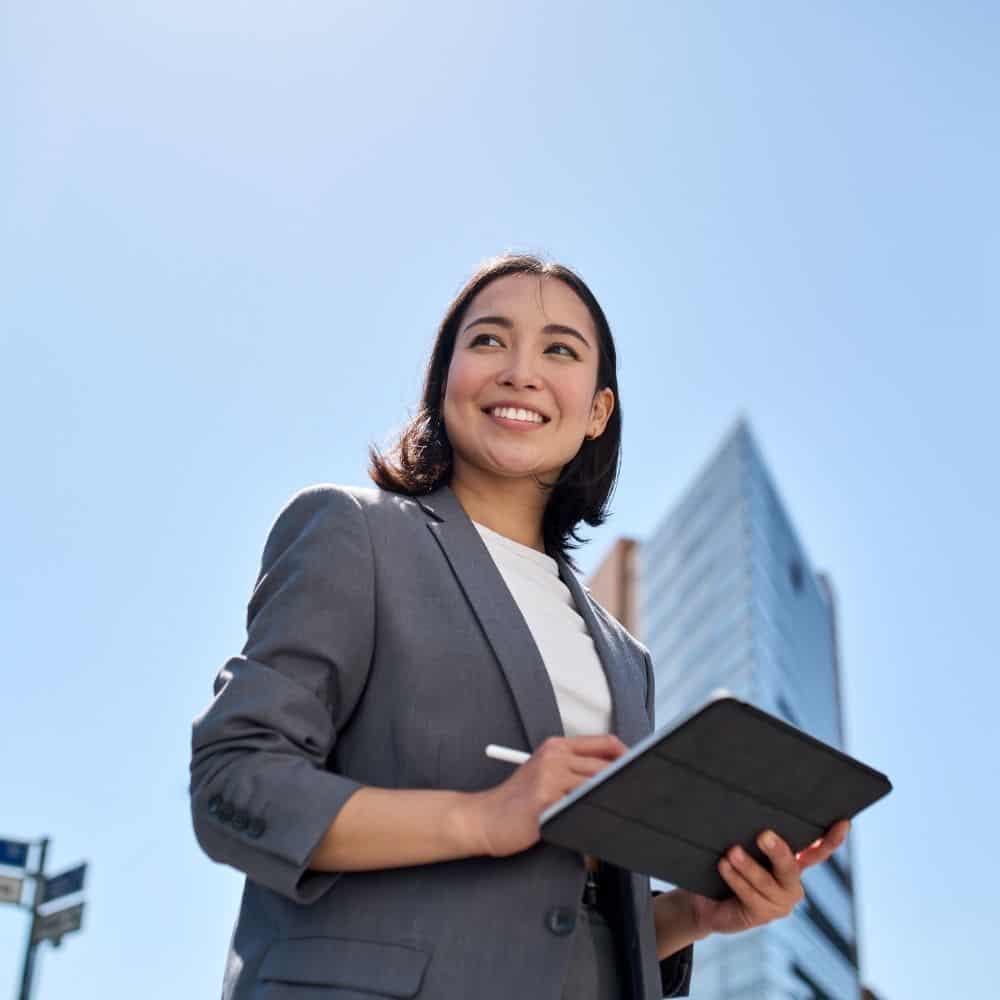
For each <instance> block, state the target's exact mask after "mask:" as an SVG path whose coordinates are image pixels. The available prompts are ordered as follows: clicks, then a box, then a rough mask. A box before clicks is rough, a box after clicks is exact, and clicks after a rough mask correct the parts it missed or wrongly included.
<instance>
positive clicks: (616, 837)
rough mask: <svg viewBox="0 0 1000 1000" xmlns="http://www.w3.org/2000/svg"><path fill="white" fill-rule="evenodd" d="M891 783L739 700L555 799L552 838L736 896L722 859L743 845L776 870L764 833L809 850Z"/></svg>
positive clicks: (648, 741)
mask: <svg viewBox="0 0 1000 1000" xmlns="http://www.w3.org/2000/svg"><path fill="white" fill-rule="evenodd" d="M891 790H892V784H891V783H890V781H889V779H888V778H887V777H886V776H885V775H884V774H882V773H881V772H880V771H876V770H874V769H873V768H871V767H868V765H866V764H863V763H861V762H860V761H857V760H855V759H854V758H853V757H849V756H848V755H847V754H845V753H843V752H841V751H840V750H837V749H836V748H835V747H831V746H828V745H827V744H825V743H822V742H821V741H819V740H817V739H815V738H813V737H811V736H809V735H808V734H806V733H804V732H802V731H801V730H799V729H796V728H795V727H794V726H791V725H789V724H788V723H786V722H784V721H783V720H782V719H778V718H776V717H775V716H773V715H770V714H768V713H767V712H764V711H762V710H760V709H758V708H756V707H754V706H753V705H750V704H748V703H747V702H744V701H740V700H738V699H736V698H732V697H728V696H727V697H721V698H718V699H715V700H713V701H710V702H709V703H708V704H707V705H705V706H704V707H703V708H701V709H700V710H699V711H697V712H695V713H694V714H693V715H691V716H690V717H688V718H687V719H686V720H684V721H683V722H681V723H680V724H679V725H677V726H676V727H674V728H673V729H671V730H669V731H664V730H658V731H657V732H655V733H651V734H650V735H649V736H647V737H646V738H645V739H643V740H641V741H640V742H639V743H637V744H636V745H635V746H634V747H632V749H631V750H630V751H629V752H628V753H627V754H623V755H622V757H620V758H619V759H618V760H617V761H615V762H614V763H613V764H610V765H609V766H608V767H607V768H605V769H604V771H602V772H601V773H600V774H597V775H595V776H594V777H593V778H590V779H588V780H587V781H586V782H583V783H582V784H581V785H580V786H578V787H577V788H576V789H575V790H574V791H573V792H571V793H570V794H569V795H567V796H564V797H563V798H562V799H560V800H559V801H558V802H556V803H554V804H553V805H551V806H550V807H549V808H548V809H546V810H545V811H544V812H543V813H542V816H541V837H542V840H544V841H546V842H547V843H550V844H558V845H560V846H563V847H569V848H572V849H574V850H577V851H580V852H582V853H584V854H592V855H594V856H595V857H598V858H601V859H602V860H605V861H609V862H611V863H613V864H616V865H618V866H620V867H622V868H627V869H630V870H631V871H635V872H641V873H643V874H646V875H651V876H653V877H655V878H658V879H662V880H663V881H665V882H670V883H672V884H674V885H677V886H680V887H682V888H684V889H690V890H691V891H693V892H697V893H699V894H701V895H704V896H710V897H712V898H713V899H725V898H727V897H728V896H731V895H732V894H733V893H732V890H731V889H730V888H729V886H728V885H726V883H725V881H724V880H723V879H722V876H721V875H719V873H718V870H717V869H716V865H717V864H718V861H719V859H720V858H721V857H722V855H723V854H724V853H725V851H726V850H727V849H728V848H730V847H731V846H732V845H733V844H740V845H742V847H743V848H744V850H746V851H747V853H749V854H750V855H752V856H753V857H754V858H755V859H756V860H757V861H758V862H760V863H761V864H763V865H764V866H765V867H767V868H769V867H770V864H769V862H768V860H767V857H766V856H765V855H764V854H763V853H762V852H761V850H760V849H759V848H758V847H757V844H756V837H757V836H758V835H759V834H760V833H761V832H762V831H763V830H764V829H771V830H774V831H775V832H776V833H777V834H778V835H779V836H780V837H783V838H784V840H785V841H786V842H787V843H788V844H789V846H790V847H791V848H792V850H793V851H796V852H798V851H801V850H802V849H803V848H805V847H808V846H809V845H810V844H811V843H812V842H813V841H814V840H816V838H817V837H821V836H822V835H823V833H824V832H825V831H826V830H827V829H829V827H830V826H832V825H833V823H835V822H836V821H837V820H838V819H852V818H853V817H854V816H855V815H857V813H859V812H860V811H861V810H862V809H865V808H866V807H867V806H869V805H871V804H872V803H873V802H875V801H876V800H878V799H880V798H882V797H883V796H884V795H887V794H888V793H889V792H890V791H891Z"/></svg>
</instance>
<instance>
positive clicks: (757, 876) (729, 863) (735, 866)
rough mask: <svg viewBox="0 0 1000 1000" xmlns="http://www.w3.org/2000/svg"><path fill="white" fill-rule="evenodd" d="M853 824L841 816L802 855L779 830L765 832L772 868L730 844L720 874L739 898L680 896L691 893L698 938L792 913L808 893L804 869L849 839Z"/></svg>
mask: <svg viewBox="0 0 1000 1000" xmlns="http://www.w3.org/2000/svg"><path fill="white" fill-rule="evenodd" d="M850 828H851V821H850V820H847V819H842V820H840V821H839V822H837V823H834V824H833V826H831V827H830V829H829V830H827V831H826V833H825V834H824V835H823V836H822V837H821V838H820V839H819V840H816V841H814V842H813V843H812V844H810V845H809V846H808V847H807V848H806V849H805V850H804V851H800V852H799V853H798V854H794V853H793V852H792V850H791V848H790V847H789V846H788V844H786V843H785V841H784V840H782V839H781V837H779V836H778V835H777V834H775V833H773V832H771V831H765V832H764V833H762V834H761V835H760V836H759V837H758V838H757V844H758V846H759V847H760V849H761V850H762V851H763V852H764V854H766V855H767V857H768V858H770V860H771V871H768V870H767V869H766V868H765V867H764V866H763V865H760V864H758V863H757V862H756V861H754V859H753V858H752V857H750V855H749V854H747V853H746V851H744V850H743V849H742V848H740V847H732V848H730V849H729V850H728V851H727V852H726V855H725V857H723V858H722V860H720V862H719V874H720V875H721V876H722V877H723V879H725V881H726V884H727V885H728V886H729V887H730V888H731V889H732V890H733V892H734V893H736V895H735V896H731V897H730V898H729V899H725V900H722V901H721V902H720V901H719V900H715V899H710V898H709V897H708V896H700V895H698V894H697V893H693V892H688V891H687V890H681V895H683V896H687V897H688V899H687V902H688V905H689V906H690V907H691V913H692V915H693V917H694V924H695V929H696V932H697V935H698V937H699V938H701V937H707V936H708V935H709V934H712V933H720V934H734V933H736V932H737V931H745V930H749V929H750V928H751V927H759V926H760V925H761V924H768V923H770V922H771V921H772V920H778V919H780V918H781V917H787V916H788V914H789V913H791V912H792V910H793V909H794V908H795V905H796V904H797V903H799V902H801V900H802V898H803V896H804V893H803V890H802V879H801V874H802V872H803V871H805V870H806V869H807V868H810V867H812V866H813V865H817V864H819V863H820V862H821V861H826V859H827V858H828V857H830V855H831V854H833V852H834V851H835V850H836V849H837V848H838V847H840V845H841V844H842V843H843V842H844V838H845V837H846V836H847V831H848V830H849V829H850ZM769 837H770V840H769Z"/></svg>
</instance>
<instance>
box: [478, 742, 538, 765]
mask: <svg viewBox="0 0 1000 1000" xmlns="http://www.w3.org/2000/svg"><path fill="white" fill-rule="evenodd" d="M486 756H487V757H492V758H493V759H494V760H505V761H507V763H508V764H523V763H524V762H525V761H526V760H527V759H528V758H529V757H530V756H531V754H530V753H525V752H524V751H523V750H511V748H510V747H501V746H497V745H496V743H491V744H490V745H489V746H488V747H487V748H486Z"/></svg>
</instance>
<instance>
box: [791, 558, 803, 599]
mask: <svg viewBox="0 0 1000 1000" xmlns="http://www.w3.org/2000/svg"><path fill="white" fill-rule="evenodd" d="M788 575H789V577H790V578H791V581H792V586H793V587H794V588H795V592H796V593H798V592H799V591H800V590H802V563H800V562H799V561H798V559H793V560H792V561H791V563H790V564H789V566H788Z"/></svg>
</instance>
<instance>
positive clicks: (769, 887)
mask: <svg viewBox="0 0 1000 1000" xmlns="http://www.w3.org/2000/svg"><path fill="white" fill-rule="evenodd" d="M726 859H727V860H728V861H729V863H730V864H731V865H732V866H733V868H735V869H736V871H737V872H738V873H739V874H740V875H741V876H742V877H743V878H744V879H745V880H746V881H747V882H748V883H749V884H750V885H751V886H753V888H754V889H755V890H756V891H757V892H758V893H759V894H760V895H761V896H762V897H763V898H764V899H765V900H766V901H767V902H768V903H769V904H770V905H771V906H774V907H779V908H780V907H783V906H787V905H788V902H789V894H788V892H787V890H786V889H785V888H784V886H782V885H781V884H780V883H779V882H778V881H777V880H776V879H775V877H774V876H773V875H772V874H771V872H769V871H768V870H767V869H766V868H764V866H763V865H761V864H758V862H756V861H755V860H754V859H753V858H752V857H750V855H749V854H747V852H746V851H744V850H743V848H741V847H739V846H736V847H731V848H730V849H729V850H728V851H727V852H726ZM797 874H798V872H797V870H796V877H797Z"/></svg>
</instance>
